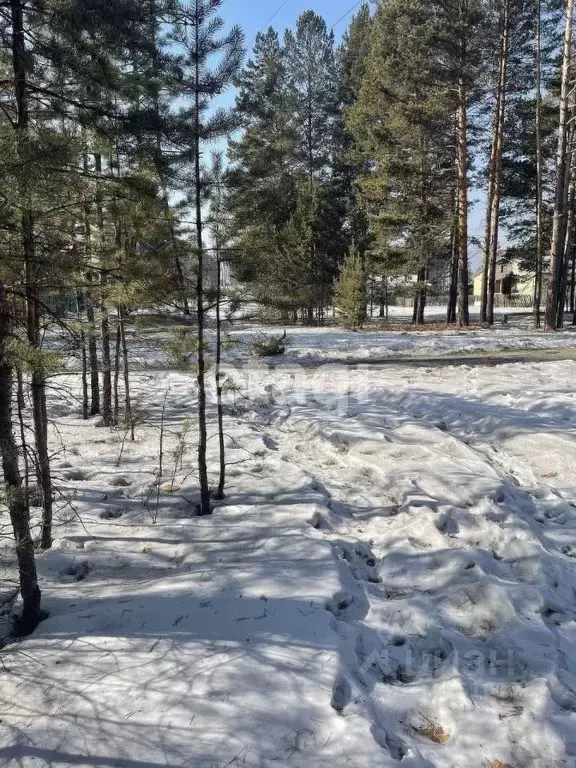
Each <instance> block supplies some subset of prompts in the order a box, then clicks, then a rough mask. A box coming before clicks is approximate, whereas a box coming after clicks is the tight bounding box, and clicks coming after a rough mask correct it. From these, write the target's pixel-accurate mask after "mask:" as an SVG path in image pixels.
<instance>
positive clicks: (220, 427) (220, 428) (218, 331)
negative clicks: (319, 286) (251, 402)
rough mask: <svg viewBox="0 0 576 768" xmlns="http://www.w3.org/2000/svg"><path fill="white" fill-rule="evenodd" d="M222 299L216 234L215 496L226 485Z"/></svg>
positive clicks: (219, 497) (217, 495)
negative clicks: (217, 469) (217, 462)
mask: <svg viewBox="0 0 576 768" xmlns="http://www.w3.org/2000/svg"><path fill="white" fill-rule="evenodd" d="M221 299H222V260H221V258H220V243H219V237H218V235H217V236H216V366H215V375H216V405H217V409H218V447H219V450H220V479H219V481H218V488H217V490H216V495H215V498H217V499H223V498H224V489H225V486H226V447H225V445H224V407H223V402H222V371H221V363H222V320H221V316H220V302H221Z"/></svg>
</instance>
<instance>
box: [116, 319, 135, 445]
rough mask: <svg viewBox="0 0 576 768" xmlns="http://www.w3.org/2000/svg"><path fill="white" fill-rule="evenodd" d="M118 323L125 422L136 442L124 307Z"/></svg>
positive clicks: (132, 438)
mask: <svg viewBox="0 0 576 768" xmlns="http://www.w3.org/2000/svg"><path fill="white" fill-rule="evenodd" d="M118 323H119V327H120V341H121V343H122V362H123V369H122V370H123V375H124V422H125V424H126V427H130V439H131V440H134V417H133V415H132V397H131V395H130V360H129V357H128V344H127V342H126V323H125V322H124V309H123V308H122V307H118Z"/></svg>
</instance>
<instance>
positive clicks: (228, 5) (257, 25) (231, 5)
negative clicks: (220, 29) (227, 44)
mask: <svg viewBox="0 0 576 768" xmlns="http://www.w3.org/2000/svg"><path fill="white" fill-rule="evenodd" d="M281 5H282V0H225V2H224V4H223V5H222V8H221V15H222V16H223V17H224V18H225V19H226V22H227V23H229V24H240V26H241V27H242V29H243V30H244V32H245V34H246V41H247V42H250V41H251V40H252V38H253V37H254V36H255V35H256V33H257V32H258V30H260V29H263V28H266V27H268V26H269V25H270V24H271V25H272V26H273V27H275V28H276V29H284V28H285V27H293V26H294V24H295V22H296V19H297V18H298V16H299V15H300V14H301V13H302V12H303V11H307V10H309V9H312V10H313V11H316V13H319V14H320V15H321V16H323V17H324V18H325V20H326V23H327V24H328V26H330V27H331V26H332V25H333V24H334V23H335V22H336V21H337V20H338V19H339V18H340V17H341V16H343V15H344V14H345V13H346V11H348V10H349V9H350V8H351V7H352V6H353V5H354V0H287V2H286V3H285V4H284V5H283V7H281V8H280V6H281ZM279 8H280V10H278V9H279ZM276 11H278V13H277V14H276V16H275V17H274V19H273V20H272V21H269V19H270V17H271V16H272V15H273V14H274V13H275V12H276ZM352 15H353V14H352V12H351V13H350V16H352ZM350 16H348V17H347V18H346V19H343V20H342V21H341V22H340V23H339V24H338V25H337V26H336V27H335V29H334V33H335V34H336V35H342V33H343V32H344V30H345V29H346V26H347V23H349V21H350Z"/></svg>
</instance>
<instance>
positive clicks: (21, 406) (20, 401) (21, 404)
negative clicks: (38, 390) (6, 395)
mask: <svg viewBox="0 0 576 768" xmlns="http://www.w3.org/2000/svg"><path fill="white" fill-rule="evenodd" d="M16 377H17V386H18V389H17V397H16V404H17V407H18V425H19V427H20V447H21V449H22V463H23V464H24V492H25V494H26V503H27V505H28V506H30V460H29V458H28V441H27V440H26V422H25V419H24V411H25V410H26V402H25V400H24V377H23V376H22V371H21V370H17V371H16Z"/></svg>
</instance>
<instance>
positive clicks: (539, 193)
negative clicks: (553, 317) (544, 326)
mask: <svg viewBox="0 0 576 768" xmlns="http://www.w3.org/2000/svg"><path fill="white" fill-rule="evenodd" d="M542 169H543V166H542V0H536V269H535V274H534V325H535V327H536V328H540V324H541V307H542V277H543V271H544V269H543V266H544V248H543V231H542V228H543V221H542V218H543V216H542V214H543V195H544V192H543V186H544V185H543V176H542Z"/></svg>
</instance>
